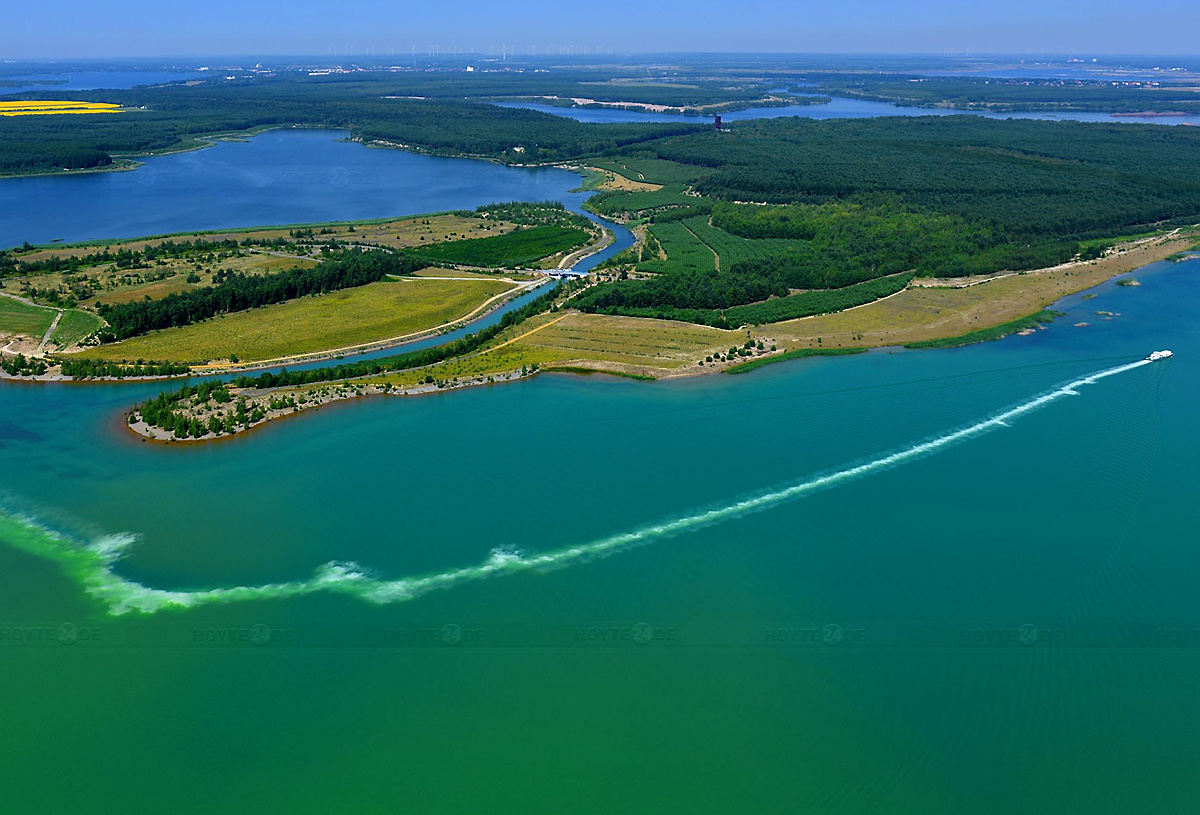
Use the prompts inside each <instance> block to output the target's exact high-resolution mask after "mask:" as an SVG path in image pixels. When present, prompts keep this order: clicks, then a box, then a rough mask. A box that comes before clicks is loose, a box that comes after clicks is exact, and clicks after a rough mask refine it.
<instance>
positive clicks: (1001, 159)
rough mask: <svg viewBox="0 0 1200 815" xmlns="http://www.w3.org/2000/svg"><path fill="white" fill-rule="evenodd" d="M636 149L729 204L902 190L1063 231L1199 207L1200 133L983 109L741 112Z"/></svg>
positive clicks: (1022, 225) (1041, 229)
mask: <svg viewBox="0 0 1200 815" xmlns="http://www.w3.org/2000/svg"><path fill="white" fill-rule="evenodd" d="M622 152H623V153H625V154H627V155H630V156H649V157H654V158H660V159H669V160H671V161H675V162H679V163H682V164H687V165H692V166H694V167H697V168H701V169H704V170H706V171H707V175H705V176H704V177H703V178H702V179H701V180H699V181H698V182H697V183H696V184H695V189H696V190H697V191H698V192H700V193H703V194H707V195H710V196H714V197H717V198H723V199H726V200H738V201H757V202H770V203H824V202H827V201H831V200H846V199H854V200H861V201H872V200H875V199H878V198H879V196H881V195H884V196H888V197H898V198H899V199H900V200H902V202H903V203H904V204H905V205H907V206H910V207H915V208H919V209H923V210H928V211H933V212H942V213H948V214H953V215H956V216H959V217H963V218H967V219H978V220H983V221H987V222H989V223H992V224H994V225H996V226H997V227H999V228H1002V229H1007V230H1011V231H1013V232H1020V233H1032V234H1043V235H1054V236H1057V237H1064V236H1076V235H1095V234H1104V233H1106V234H1115V233H1114V232H1113V231H1112V230H1114V229H1116V230H1125V229H1128V228H1129V227H1132V226H1136V225H1151V224H1157V223H1161V222H1170V221H1173V220H1176V219H1185V220H1186V219H1188V218H1192V217H1193V216H1195V215H1196V214H1197V213H1200V130H1197V129H1196V128H1190V127H1163V126H1159V125H1133V124H1112V125H1108V124H1088V123H1082V122H1037V121H1017V120H1005V121H995V120H989V119H983V118H980V117H976V116H945V117H887V118H877V119H859V120H832V121H814V120H810V119H801V118H786V119H773V120H759V121H753V122H739V123H737V124H736V126H734V127H733V128H732V129H731V130H730V131H729V132H725V133H719V134H717V133H701V134H694V135H689V136H682V137H674V138H667V139H662V140H658V141H655V142H653V143H651V144H647V145H641V146H639V147H638V148H636V149H633V148H630V149H627V150H625V151H622Z"/></svg>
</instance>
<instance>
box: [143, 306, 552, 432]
mask: <svg viewBox="0 0 1200 815" xmlns="http://www.w3.org/2000/svg"><path fill="white" fill-rule="evenodd" d="M564 285H566V284H564ZM558 295H559V292H558V290H557V289H551V290H550V291H548V292H546V293H545V294H543V295H541V296H540V297H537V298H534V299H533V300H531V301H529V302H528V303H526V304H525V305H524V306H522V307H521V308H519V309H516V310H514V311H510V312H507V313H506V314H505V315H504V316H503V317H501V319H500V320H499V322H497V323H496V324H495V325H491V326H489V327H487V328H484V329H481V330H479V331H478V332H476V333H474V334H468V335H466V336H465V337H463V338H462V339H460V340H456V341H454V342H450V343H446V344H444V345H438V346H435V347H433V348H426V349H423V350H420V351H409V352H407V353H404V354H396V355H395V356H390V357H384V358H382V359H375V360H366V361H362V362H351V363H345V364H342V365H334V366H330V367H325V368H311V369H308V370H303V371H289V370H286V369H285V370H282V371H280V372H278V373H272V372H267V373H263V374H259V375H258V376H239V377H238V378H237V379H235V380H234V381H233V382H232V383H231V384H232V385H233V386H235V387H237V388H254V389H259V390H264V389H267V388H280V387H289V386H296V385H308V384H315V383H319V382H333V381H339V380H346V379H354V378H357V377H363V376H372V375H376V374H382V373H387V372H389V371H403V370H408V369H411V368H420V367H423V366H425V365H432V364H434V363H437V362H441V361H442V360H446V359H450V358H452V357H456V356H462V355H464V354H469V353H471V352H472V351H476V350H478V349H479V348H481V347H482V346H484V345H485V344H486V343H488V342H490V341H491V340H492V339H494V338H495V337H496V335H497V334H499V333H500V332H501V331H503V330H504V329H506V328H509V327H510V326H514V325H517V324H519V323H521V322H524V321H525V320H527V319H529V318H530V317H532V316H534V315H535V314H540V313H542V312H543V311H545V310H546V309H548V308H551V307H552V306H553V305H554V301H555V298H556V297H558ZM430 381H432V378H431V379H430ZM222 388H227V386H226V385H222V384H220V383H216V382H206V383H201V384H200V385H185V386H184V387H182V388H180V389H179V390H176V391H170V392H166V393H161V394H159V395H158V396H156V397H155V398H154V399H151V400H149V401H147V402H145V403H143V404H141V405H139V406H138V407H137V408H136V409H135V412H136V413H137V414H138V415H140V416H141V417H142V419H143V420H144V421H146V423H147V424H150V425H152V426H155V427H164V428H166V427H167V425H166V424H165V423H166V422H190V421H191V420H190V419H187V418H186V417H183V415H182V414H181V413H179V412H178V409H179V408H180V406H181V403H182V402H183V401H185V400H187V399H191V398H192V397H196V398H197V399H199V400H200V401H207V400H208V399H210V398H216V399H218V401H220V400H223V399H224V393H227V391H225V392H224V393H223V392H222V391H221V389H222ZM292 404H294V403H292ZM259 418H261V417H259ZM235 421H236V422H237V423H238V424H241V425H245V424H246V421H245V402H244V400H241V399H239V400H238V404H237V407H236V408H235ZM250 421H251V423H253V421H257V419H254V418H253V417H252V418H251V419H250ZM174 426H175V425H172V427H174ZM188 426H189V427H190V425H188ZM214 432H217V431H214ZM201 435H203V434H201Z"/></svg>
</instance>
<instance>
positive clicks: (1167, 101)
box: [804, 72, 1200, 113]
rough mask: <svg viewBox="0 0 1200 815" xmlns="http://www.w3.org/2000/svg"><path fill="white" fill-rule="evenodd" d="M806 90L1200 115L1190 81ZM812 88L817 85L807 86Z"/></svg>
mask: <svg viewBox="0 0 1200 815" xmlns="http://www.w3.org/2000/svg"><path fill="white" fill-rule="evenodd" d="M804 78H805V79H807V80H808V82H807V83H806V87H805V88H804V90H807V91H812V90H813V87H815V88H816V89H817V90H819V91H820V92H821V93H829V94H834V95H837V96H852V97H855V98H858V99H870V100H873V101H878V102H895V103H896V104H900V105H917V106H920V107H954V108H958V109H977V110H978V109H986V110H994V111H1099V112H1104V113H1136V112H1144V111H1180V112H1188V113H1200V99H1197V98H1196V92H1195V90H1194V89H1193V85H1192V84H1191V83H1186V82H1175V83H1172V82H1158V81H1153V82H1152V81H1145V80H1139V79H1135V78H1131V79H1128V80H1123V81H1104V80H1095V79H1040V78H1036V77H1021V78H1019V79H1004V78H996V77H961V76H925V75H919V74H886V73H885V74H880V73H878V72H876V73H840V72H839V73H834V74H824V73H812V74H807V75H806V76H805V77H804ZM808 86H812V87H808Z"/></svg>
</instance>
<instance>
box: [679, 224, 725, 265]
mask: <svg viewBox="0 0 1200 815" xmlns="http://www.w3.org/2000/svg"><path fill="white" fill-rule="evenodd" d="M680 223H683V222H682V221H680ZM683 228H684V229H686V230H687V231H688V234H689V235H691V236H692V237H693V238H695V239H696V240H698V241H700V243H703V244H704V246H705V247H706V248H707V249H708V251H710V252H712V253H713V266H715V267H716V270H717V271H718V272H719V271H721V256H720V255H718V254H717V250H716V249H713V248H712V247H711V246H709V245H708V244H707V243H704V239H703V238H701V237H700V236H699V235H697V234H696V233H695V232H693V231H692V228H691V227H690V226H688V225H687V224H683Z"/></svg>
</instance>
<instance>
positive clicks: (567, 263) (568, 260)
mask: <svg viewBox="0 0 1200 815" xmlns="http://www.w3.org/2000/svg"><path fill="white" fill-rule="evenodd" d="M600 232H601V235H600V239H599V240H597V241H596V242H595V243H590V244H588V245H587V246H585V247H583V248H582V249H576V250H575V251H574V252H572V253H571V254H569V255H567V256H566V257H565V258H563V259H562V260H560V261H559V262H558V268H559V269H570V268H572V267H573V266H574V265H575V264H576V263H579V261H581V260H584V259H585V258H589V257H591V256H592V255H594V254H596V253H597V252H603V251H604V250H605V249H606V248H608V247H609V246H610V245H612V243H613V242H614V241H615V240H616V239H617V236H616V235H614V234H613V233H612V231H610V230H608V229H605V228H604V227H600Z"/></svg>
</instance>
